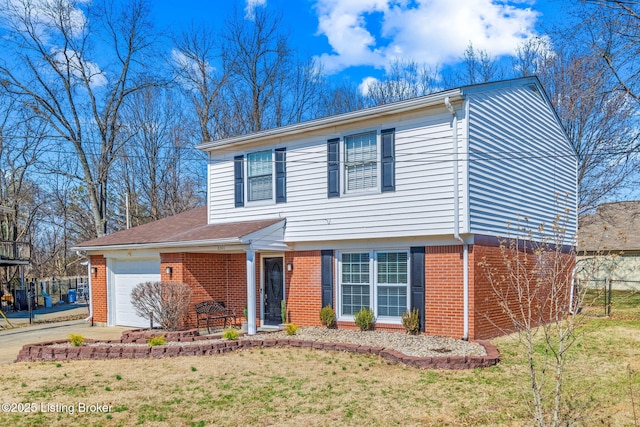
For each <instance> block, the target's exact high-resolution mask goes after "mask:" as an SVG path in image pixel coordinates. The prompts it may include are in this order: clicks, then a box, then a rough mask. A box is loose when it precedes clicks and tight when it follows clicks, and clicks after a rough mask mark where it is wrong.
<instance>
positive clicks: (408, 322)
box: [402, 308, 420, 335]
mask: <svg viewBox="0 0 640 427" xmlns="http://www.w3.org/2000/svg"><path fill="white" fill-rule="evenodd" d="M402 326H404V328H405V329H406V331H407V333H408V334H410V335H418V333H419V332H420V313H419V312H418V309H417V308H414V309H413V310H411V311H405V312H404V313H403V314H402Z"/></svg>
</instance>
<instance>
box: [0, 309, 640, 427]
mask: <svg viewBox="0 0 640 427" xmlns="http://www.w3.org/2000/svg"><path fill="white" fill-rule="evenodd" d="M614 302H615V301H614ZM625 311H626V315H627V316H625V319H627V320H619V319H615V318H613V319H606V318H588V319H587V323H586V325H585V329H584V331H585V333H584V335H583V336H581V338H580V339H579V341H578V343H577V345H576V346H575V347H574V351H573V353H572V358H571V361H570V366H568V368H567V372H568V379H567V387H566V390H567V392H568V393H569V394H570V395H571V397H572V402H573V403H572V404H573V409H572V412H573V413H574V415H575V417H576V420H577V424H578V425H613V426H625V425H634V423H637V422H638V420H636V419H634V415H633V407H632V404H631V402H632V397H633V398H634V399H635V402H636V408H635V411H636V414H640V407H638V403H639V402H640V373H639V371H640V320H638V319H640V307H637V306H636V307H635V308H633V307H631V308H628V307H627V308H625ZM634 318H635V320H634ZM628 319H631V320H628ZM493 342H494V343H495V344H497V345H498V348H499V349H500V351H501V353H502V358H503V360H502V363H501V364H500V365H499V366H496V367H493V368H489V369H484V370H471V371H440V370H424V371H423V370H418V369H414V368H410V367H407V366H404V365H390V364H388V363H387V362H384V361H382V360H381V359H379V358H376V357H368V356H364V355H358V354H350V353H339V352H323V351H317V350H310V349H298V348H270V349H256V350H251V351H242V352H237V353H229V354H225V355H220V356H207V357H193V358H185V357H183V358H174V359H160V360H148V359H142V360H141V359H136V360H131V359H128V360H115V361H114V360H110V361H75V362H66V363H31V364H28V363H21V364H15V365H4V366H3V367H2V368H3V375H2V380H0V396H1V397H2V401H3V402H5V403H6V402H14V403H18V402H20V403H28V404H33V405H30V406H29V409H32V408H37V409H38V411H37V412H36V413H24V412H7V410H13V409H15V410H17V409H20V408H19V407H18V405H14V407H11V406H6V405H5V406H3V411H2V412H0V424H1V425H46V426H71V425H78V426H86V425H96V426H98V425H100V426H101V425H142V424H145V425H148V424H151V425H185V426H206V425H221V426H234V425H237V426H247V425H279V426H280V425H285V426H286V425H291V426H300V425H304V426H316V425H318V426H320V425H341V426H342V425H354V426H361V425H367V426H391V425H398V426H407V425H438V426H440V425H443V426H447V425H450V426H460V425H469V426H477V425H483V426H486V425H496V426H522V425H531V424H532V422H531V418H530V415H529V411H528V406H527V404H526V399H527V398H528V394H527V393H528V388H527V387H528V382H527V380H528V379H527V375H526V370H525V368H526V366H524V358H523V355H522V354H521V351H520V350H519V348H518V346H517V344H516V342H515V338H514V337H502V338H499V339H496V340H494V341H493ZM95 404H99V405H101V406H100V407H99V408H100V409H104V407H103V405H106V407H107V408H109V412H107V413H105V412H96V410H97V409H99V408H97V407H89V406H88V405H95ZM79 405H80V406H79ZM79 408H80V409H82V408H84V409H85V410H87V409H89V410H92V412H84V413H78V409H79ZM22 409H23V410H24V409H25V407H24V406H23V407H22ZM43 410H44V411H43ZM72 410H73V412H74V413H73V414H72V413H70V412H71V411H72ZM636 425H637V424H636Z"/></svg>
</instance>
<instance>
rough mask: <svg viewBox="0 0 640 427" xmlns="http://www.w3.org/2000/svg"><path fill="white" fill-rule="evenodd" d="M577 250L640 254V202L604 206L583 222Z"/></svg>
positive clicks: (579, 232) (586, 217)
mask: <svg viewBox="0 0 640 427" xmlns="http://www.w3.org/2000/svg"><path fill="white" fill-rule="evenodd" d="M578 250H579V251H581V252H582V251H587V252H597V251H605V252H606V251H638V250H640V200H636V201H628V202H616V203H604V204H602V205H600V206H598V208H597V209H596V212H595V213H593V214H590V215H586V216H584V217H583V218H581V219H580V224H579V231H578Z"/></svg>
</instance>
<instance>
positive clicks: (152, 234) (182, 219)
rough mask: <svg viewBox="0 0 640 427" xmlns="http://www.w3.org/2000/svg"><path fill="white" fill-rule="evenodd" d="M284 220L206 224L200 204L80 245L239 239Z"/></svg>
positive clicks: (203, 209) (106, 246)
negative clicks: (188, 209) (197, 206)
mask: <svg viewBox="0 0 640 427" xmlns="http://www.w3.org/2000/svg"><path fill="white" fill-rule="evenodd" d="M279 221H282V219H269V220H262V221H245V222H231V223H225V224H207V207H206V206H203V207H199V208H195V209H192V210H190V211H186V212H183V213H180V214H177V215H174V216H170V217H167V218H163V219H160V220H157V221H153V222H150V223H148V224H144V225H140V226H137V227H133V228H130V229H129V230H122V231H118V232H115V233H113V234H109V235H107V236H103V237H99V238H97V239H92V240H88V241H86V242H82V243H80V244H78V245H77V246H76V247H77V248H78V249H82V248H97V247H104V248H105V249H108V247H110V246H123V245H143V244H149V245H152V244H154V243H158V244H166V243H176V244H179V243H185V242H193V241H206V240H212V241H215V240H224V239H234V238H236V239H239V238H241V237H243V236H246V235H248V234H251V233H254V232H256V231H259V230H261V229H263V228H265V227H268V226H270V225H273V224H275V223H277V222H279Z"/></svg>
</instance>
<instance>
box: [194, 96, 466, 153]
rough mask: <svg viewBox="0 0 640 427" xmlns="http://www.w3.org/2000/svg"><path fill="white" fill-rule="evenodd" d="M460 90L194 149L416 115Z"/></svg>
mask: <svg viewBox="0 0 640 427" xmlns="http://www.w3.org/2000/svg"><path fill="white" fill-rule="evenodd" d="M460 96H461V92H460V89H451V90H447V91H444V92H438V93H435V94H430V95H425V96H421V97H418V98H412V99H407V100H404V101H398V102H392V103H390V104H384V105H378V106H376V107H371V108H365V109H364V110H356V111H351V112H348V113H344V114H339V115H334V116H328V117H322V118H319V119H314V120H309V121H306V122H301V123H295V124H292V125H287V126H283V127H278V128H274V129H268V130H264V131H260V132H254V133H250V134H246V135H239V136H235V137H230V138H226V139H220V140H216V141H206V142H203V143H202V144H198V145H196V147H195V148H196V149H198V150H202V151H213V150H217V149H220V148H223V147H227V146H230V145H234V146H235V145H240V144H246V143H256V142H258V141H261V140H268V139H273V138H283V137H287V136H291V135H296V134H300V133H304V132H311V131H316V130H325V129H326V128H336V127H338V126H341V125H345V124H349V123H353V122H358V121H361V120H367V119H373V118H379V117H384V116H387V115H391V114H398V113H404V112H408V111H415V110H417V109H420V108H427V107H433V106H437V105H440V102H442V99H443V98H444V97H446V98H449V97H452V98H456V99H460Z"/></svg>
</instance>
